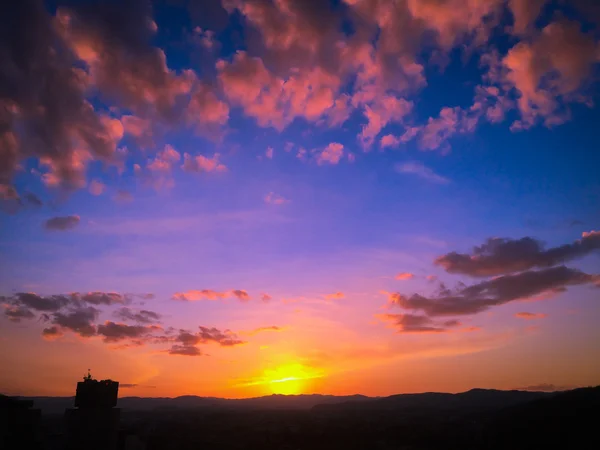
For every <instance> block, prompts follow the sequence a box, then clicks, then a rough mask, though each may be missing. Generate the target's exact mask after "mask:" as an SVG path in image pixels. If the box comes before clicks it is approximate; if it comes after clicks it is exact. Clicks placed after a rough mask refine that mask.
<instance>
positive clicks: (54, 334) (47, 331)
mask: <svg viewBox="0 0 600 450" xmlns="http://www.w3.org/2000/svg"><path fill="white" fill-rule="evenodd" d="M42 336H43V337H44V339H56V338H59V337H61V336H63V332H62V331H61V329H60V328H59V327H57V326H56V325H53V326H51V327H48V328H44V330H43V331H42Z"/></svg>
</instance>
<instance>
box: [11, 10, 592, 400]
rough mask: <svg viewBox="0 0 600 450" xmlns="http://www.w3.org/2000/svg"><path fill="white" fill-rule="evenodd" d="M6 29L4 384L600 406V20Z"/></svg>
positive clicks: (49, 390)
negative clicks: (561, 398)
mask: <svg viewBox="0 0 600 450" xmlns="http://www.w3.org/2000/svg"><path fill="white" fill-rule="evenodd" d="M9 3H10V4H9ZM3 11H4V13H3V14H0V22H1V24H0V25H2V27H1V28H2V29H3V30H5V31H4V32H3V34H2V36H1V37H0V67H1V68H2V69H0V361H1V363H2V367H3V369H2V371H1V373H0V392H3V393H7V394H9V395H16V394H18V395H23V396H71V394H73V395H74V392H75V382H76V380H79V379H80V378H81V375H82V374H84V373H85V370H86V369H88V368H92V374H93V375H94V377H95V378H97V379H107V378H110V379H115V380H120V381H122V384H121V392H122V393H123V392H127V395H128V396H129V395H130V396H136V397H153V396H154V397H169V398H174V397H178V396H181V395H197V396H204V397H218V398H252V397H261V396H265V395H271V394H294V395H298V394H305V393H309V392H310V393H315V394H323V395H365V396H379V397H381V396H388V395H394V394H395V393H421V392H448V393H457V392H466V391H468V390H471V389H473V387H474V386H487V388H486V389H498V390H511V389H513V388H515V387H519V386H521V387H535V386H538V387H540V386H541V387H546V388H548V389H550V388H561V389H562V388H569V387H572V388H574V387H578V386H597V385H600V327H598V324H599V323H600V302H599V301H598V300H600V208H599V207H598V205H600V177H599V176H598V169H597V168H598V167H600V151H598V144H597V141H598V138H597V134H598V131H597V124H598V123H600V106H598V100H599V95H598V93H599V92H600V91H599V89H598V87H599V80H600V77H599V75H600V8H598V5H597V4H596V2H594V0H574V1H572V2H557V1H547V0H535V1H527V0H423V1H417V0H394V1H393V2H392V1H391V0H390V1H385V0H310V1H309V0H203V1H194V0H189V1H188V0H185V1H170V0H124V1H117V0H107V1H100V0H85V1H73V0H22V1H19V2H7V4H6V6H4V7H3Z"/></svg>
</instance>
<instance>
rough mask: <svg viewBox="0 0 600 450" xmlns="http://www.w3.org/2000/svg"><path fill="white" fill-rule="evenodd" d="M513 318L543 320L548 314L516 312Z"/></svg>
mask: <svg viewBox="0 0 600 450" xmlns="http://www.w3.org/2000/svg"><path fill="white" fill-rule="evenodd" d="M515 317H516V318H518V319H525V320H535V319H545V318H546V317H548V314H541V313H530V312H518V313H516V314H515Z"/></svg>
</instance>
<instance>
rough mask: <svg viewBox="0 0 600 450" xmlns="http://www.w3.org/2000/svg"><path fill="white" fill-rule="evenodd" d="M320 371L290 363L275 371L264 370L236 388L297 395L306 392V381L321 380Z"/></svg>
mask: <svg viewBox="0 0 600 450" xmlns="http://www.w3.org/2000/svg"><path fill="white" fill-rule="evenodd" d="M324 376H325V374H324V372H323V371H322V370H320V369H316V368H313V367H308V366H304V365H302V364H300V363H291V364H285V365H283V366H279V367H277V368H275V369H265V370H264V371H263V374H262V375H261V376H258V377H256V378H253V379H250V380H248V381H246V382H244V383H241V384H238V386H259V385H262V386H265V387H266V388H267V389H268V391H270V392H271V393H273V394H282V395H298V394H302V393H304V392H305V391H306V384H307V381H308V380H311V379H315V378H322V377H324Z"/></svg>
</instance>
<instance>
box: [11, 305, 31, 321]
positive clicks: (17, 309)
mask: <svg viewBox="0 0 600 450" xmlns="http://www.w3.org/2000/svg"><path fill="white" fill-rule="evenodd" d="M4 315H5V316H6V317H8V320H10V321H11V322H20V321H21V320H22V319H33V318H34V317H35V314H34V313H33V312H32V311H31V310H30V309H28V308H25V307H24V306H14V305H6V306H5V308H4Z"/></svg>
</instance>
